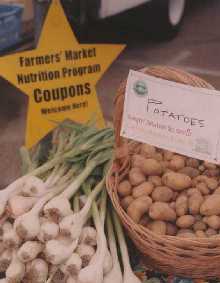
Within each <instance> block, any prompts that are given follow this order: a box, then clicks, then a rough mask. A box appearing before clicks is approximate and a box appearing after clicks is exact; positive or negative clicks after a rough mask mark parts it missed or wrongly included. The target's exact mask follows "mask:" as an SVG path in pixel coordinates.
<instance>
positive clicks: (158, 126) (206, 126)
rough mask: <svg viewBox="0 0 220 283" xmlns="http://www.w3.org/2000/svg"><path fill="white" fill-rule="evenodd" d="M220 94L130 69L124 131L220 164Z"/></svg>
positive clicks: (145, 140) (151, 142)
mask: <svg viewBox="0 0 220 283" xmlns="http://www.w3.org/2000/svg"><path fill="white" fill-rule="evenodd" d="M210 94H211V95H210ZM219 94H220V92H218V91H215V90H208V89H202V88H194V87H190V86H186V85H183V84H179V83H174V82H170V81H167V80H163V79H158V78H155V77H151V76H148V75H145V74H143V73H140V72H136V71H130V72H129V76H128V81H127V87H126V94H125V105H124V114H123V121H122V129H121V135H122V136H123V137H126V138H129V139H134V140H136V141H140V142H143V143H149V144H151V145H154V146H157V147H160V148H163V149H168V150H170V151H173V152H177V153H180V154H184V155H187V156H191V157H194V158H198V159H201V160H207V161H209V162H213V163H217V164H219V163H220V95H219Z"/></svg>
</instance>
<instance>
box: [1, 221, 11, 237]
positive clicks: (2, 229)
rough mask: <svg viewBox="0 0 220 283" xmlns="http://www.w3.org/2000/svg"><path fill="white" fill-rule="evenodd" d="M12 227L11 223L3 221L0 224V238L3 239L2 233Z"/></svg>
mask: <svg viewBox="0 0 220 283" xmlns="http://www.w3.org/2000/svg"><path fill="white" fill-rule="evenodd" d="M12 229H13V225H12V224H11V223H10V222H9V221H5V222H4V223H3V224H2V226H1V227H0V238H1V240H2V239H3V235H4V234H5V233H6V232H8V231H10V230H12Z"/></svg>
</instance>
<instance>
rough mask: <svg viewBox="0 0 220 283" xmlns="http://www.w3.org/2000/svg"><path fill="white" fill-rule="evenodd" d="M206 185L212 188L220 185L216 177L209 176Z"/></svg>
mask: <svg viewBox="0 0 220 283" xmlns="http://www.w3.org/2000/svg"><path fill="white" fill-rule="evenodd" d="M206 185H207V186H208V188H209V189H210V190H215V189H216V188H217V187H218V181H217V180H216V179H215V178H207V180H206Z"/></svg>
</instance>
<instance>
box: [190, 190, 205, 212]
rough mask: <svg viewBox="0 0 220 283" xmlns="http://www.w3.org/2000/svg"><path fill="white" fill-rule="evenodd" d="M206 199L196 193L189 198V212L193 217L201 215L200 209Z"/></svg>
mask: <svg viewBox="0 0 220 283" xmlns="http://www.w3.org/2000/svg"><path fill="white" fill-rule="evenodd" d="M203 201H204V199H203V197H202V195H201V193H194V194H193V195H191V196H190V197H189V202H188V204H189V212H190V214H192V215H196V214H199V212H200V207H201V205H202V203H203Z"/></svg>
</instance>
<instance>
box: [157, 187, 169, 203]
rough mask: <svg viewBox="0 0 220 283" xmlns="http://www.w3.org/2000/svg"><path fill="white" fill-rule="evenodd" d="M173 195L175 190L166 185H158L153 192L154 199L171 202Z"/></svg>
mask: <svg viewBox="0 0 220 283" xmlns="http://www.w3.org/2000/svg"><path fill="white" fill-rule="evenodd" d="M172 197H173V191H172V190H171V189H170V188H168V187H165V186H159V187H156V188H155V189H154V191H153V193H152V199H153V200H154V201H162V202H169V201H170V200H171V199H172Z"/></svg>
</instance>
